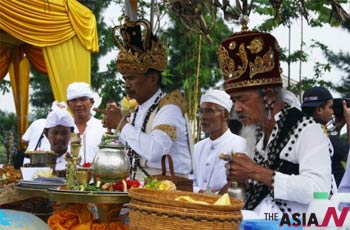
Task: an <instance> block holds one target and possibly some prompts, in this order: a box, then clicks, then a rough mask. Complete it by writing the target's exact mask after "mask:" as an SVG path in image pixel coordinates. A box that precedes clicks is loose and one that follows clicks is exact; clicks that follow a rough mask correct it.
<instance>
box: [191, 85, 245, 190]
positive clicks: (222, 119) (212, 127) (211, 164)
mask: <svg viewBox="0 0 350 230" xmlns="http://www.w3.org/2000/svg"><path fill="white" fill-rule="evenodd" d="M231 108H232V101H231V99H230V95H228V94H227V93H225V91H222V90H209V91H208V92H207V93H206V94H205V95H203V96H202V97H201V101H200V109H199V116H200V122H201V126H202V130H203V132H204V133H205V134H207V135H209V137H208V138H206V139H204V140H202V141H200V142H198V143H196V144H195V145H194V158H193V173H194V187H193V191H194V192H205V191H207V192H218V191H219V190H221V188H222V187H223V186H224V185H225V184H226V183H227V180H226V170H225V167H224V165H225V161H223V160H221V159H220V158H219V155H220V154H221V153H227V154H231V153H234V152H245V147H246V141H245V139H244V138H242V137H240V136H237V135H236V134H233V133H232V132H231V130H230V129H229V128H228V120H229V116H230V111H231Z"/></svg>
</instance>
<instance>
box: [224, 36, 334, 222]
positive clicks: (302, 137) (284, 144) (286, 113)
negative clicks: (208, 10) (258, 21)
mask: <svg viewBox="0 0 350 230" xmlns="http://www.w3.org/2000/svg"><path fill="white" fill-rule="evenodd" d="M218 58H219V63H220V67H221V70H222V71H223V73H224V81H225V91H226V92H227V93H228V94H230V96H231V98H232V101H233V103H234V111H235V112H236V113H237V114H238V118H239V119H240V121H241V122H242V123H243V124H244V125H249V124H256V125H257V126H258V127H259V128H258V129H257V133H256V140H257V143H256V147H255V153H254V156H253V157H252V158H251V157H248V156H247V155H246V154H241V153H236V154H234V155H233V161H232V162H231V163H229V164H227V165H226V167H227V170H228V173H229V177H230V178H231V179H235V180H237V181H238V182H239V183H241V184H243V185H244V184H245V185H247V187H246V201H245V206H244V209H246V210H252V211H255V212H256V213H257V214H258V216H260V217H261V218H264V215H265V214H264V213H277V218H281V217H282V213H283V214H288V215H291V214H293V213H305V212H306V211H307V209H308V206H309V204H310V203H311V201H312V199H313V193H314V192H328V193H329V192H330V190H331V159H330V153H331V151H332V146H330V145H329V141H328V137H327V134H326V133H325V132H324V130H323V129H322V128H321V126H320V124H317V123H316V122H315V121H314V120H313V118H308V117H306V116H305V115H304V114H303V113H302V112H301V111H300V109H298V108H296V107H294V106H293V105H291V104H290V103H289V102H288V101H286V100H285V94H286V92H285V90H284V89H283V88H282V78H281V73H280V63H279V46H278V42H277V40H276V39H275V38H274V37H273V36H272V35H271V34H268V33H261V32H257V31H243V32H240V33H235V34H233V35H232V36H230V37H229V38H227V39H225V40H224V41H223V42H222V43H221V45H220V46H219V50H218Z"/></svg>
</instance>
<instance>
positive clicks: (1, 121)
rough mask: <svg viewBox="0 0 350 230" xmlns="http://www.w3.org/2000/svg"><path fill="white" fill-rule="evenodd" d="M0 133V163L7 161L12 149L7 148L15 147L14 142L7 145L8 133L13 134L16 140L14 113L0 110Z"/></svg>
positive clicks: (15, 118) (13, 148)
mask: <svg viewBox="0 0 350 230" xmlns="http://www.w3.org/2000/svg"><path fill="white" fill-rule="evenodd" d="M0 133H1V135H0V159H1V162H0V163H8V161H9V158H10V157H11V156H10V154H11V153H12V151H11V152H9V149H12V150H13V151H14V150H15V149H16V148H15V146H16V143H15V142H14V143H12V146H9V141H8V140H9V137H10V134H11V135H14V140H18V135H17V117H16V114H14V113H7V112H3V111H0ZM5 159H6V160H5Z"/></svg>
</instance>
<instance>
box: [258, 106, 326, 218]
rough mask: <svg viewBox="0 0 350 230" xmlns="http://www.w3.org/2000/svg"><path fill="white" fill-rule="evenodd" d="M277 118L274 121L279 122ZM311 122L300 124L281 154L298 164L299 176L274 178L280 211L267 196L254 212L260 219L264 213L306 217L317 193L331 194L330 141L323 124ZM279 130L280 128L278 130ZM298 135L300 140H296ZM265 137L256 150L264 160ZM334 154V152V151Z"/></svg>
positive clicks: (280, 175)
mask: <svg viewBox="0 0 350 230" xmlns="http://www.w3.org/2000/svg"><path fill="white" fill-rule="evenodd" d="M279 114H280V113H277V114H276V115H275V120H276V121H277V120H278V119H279ZM308 122H309V120H306V121H303V122H300V123H299V126H298V128H297V129H296V130H298V131H296V132H295V133H294V135H292V136H290V137H289V140H288V142H287V144H286V145H285V147H284V148H283V149H282V151H281V152H280V158H281V159H282V160H287V161H290V162H292V163H295V164H299V175H288V174H283V173H280V172H278V171H277V172H276V175H275V177H274V196H275V199H280V200H281V203H282V205H280V207H281V209H280V208H279V207H278V205H277V204H276V203H275V202H276V201H273V200H272V197H271V196H270V195H268V196H267V197H266V198H264V199H263V200H262V201H261V202H260V203H259V205H258V206H257V207H256V208H255V209H254V211H255V212H256V213H257V215H258V216H259V217H261V218H264V217H265V215H264V213H278V214H279V215H278V217H279V218H280V217H282V212H281V210H282V209H283V210H282V211H285V212H287V213H305V212H306V211H307V209H308V207H309V204H310V202H311V201H312V199H313V193H314V192H330V190H331V178H332V174H331V158H330V148H332V146H331V145H330V141H329V138H328V136H327V134H326V133H325V132H324V130H323V129H322V127H321V125H320V124H316V123H312V124H309V123H308ZM275 127H277V125H276V126H275ZM276 133H277V129H275V130H273V132H272V133H271V135H270V137H269V140H268V144H269V143H270V142H271V141H272V140H273V139H274V138H277V136H276ZM296 135H297V136H298V138H296ZM263 140H264V135H263V136H262V138H261V139H260V140H259V142H258V143H257V146H256V150H257V151H258V152H259V153H260V154H261V155H262V156H264V157H265V159H266V157H267V153H266V152H265V150H264V149H263ZM331 151H332V152H333V149H331Z"/></svg>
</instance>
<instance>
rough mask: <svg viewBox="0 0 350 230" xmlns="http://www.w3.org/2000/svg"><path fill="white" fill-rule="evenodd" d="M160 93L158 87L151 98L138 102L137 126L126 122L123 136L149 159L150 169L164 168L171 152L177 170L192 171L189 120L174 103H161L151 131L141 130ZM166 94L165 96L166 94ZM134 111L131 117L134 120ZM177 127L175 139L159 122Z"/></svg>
mask: <svg viewBox="0 0 350 230" xmlns="http://www.w3.org/2000/svg"><path fill="white" fill-rule="evenodd" d="M160 93H161V90H158V91H157V92H156V93H155V94H154V95H153V96H152V97H151V98H150V99H148V100H147V101H146V102H144V103H143V104H141V105H139V106H138V107H139V109H138V113H137V115H136V119H135V126H132V125H131V124H130V123H128V124H126V125H125V126H124V127H123V129H122V130H121V132H120V139H121V141H122V142H123V143H124V144H126V143H127V144H128V145H129V146H130V147H131V148H132V149H133V150H134V151H135V152H137V153H138V154H139V155H141V156H142V157H144V158H145V159H146V160H147V163H146V166H147V167H149V168H156V169H161V157H162V156H163V155H165V154H170V155H171V157H172V159H173V163H174V171H175V172H176V173H180V174H184V175H187V174H188V173H189V172H190V171H191V156H190V153H189V146H188V138H187V129H186V121H185V118H184V116H183V114H182V111H181V109H180V108H179V107H178V106H177V105H174V104H167V105H164V106H162V107H161V108H160V109H159V110H158V112H157V113H156V114H155V117H154V119H153V123H152V131H151V132H150V133H145V132H142V131H141V129H142V125H143V122H144V119H145V117H146V114H147V112H148V109H149V108H150V107H151V106H152V104H153V103H154V101H155V100H156V98H157V97H158V96H159V94H160ZM163 96H164V95H163ZM134 115H135V114H132V116H131V119H130V120H132V119H133V116H134ZM164 124H165V125H170V126H173V127H176V139H175V140H172V139H171V138H170V137H169V135H168V134H166V133H165V132H163V131H162V130H159V129H153V128H154V127H156V126H158V125H164Z"/></svg>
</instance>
